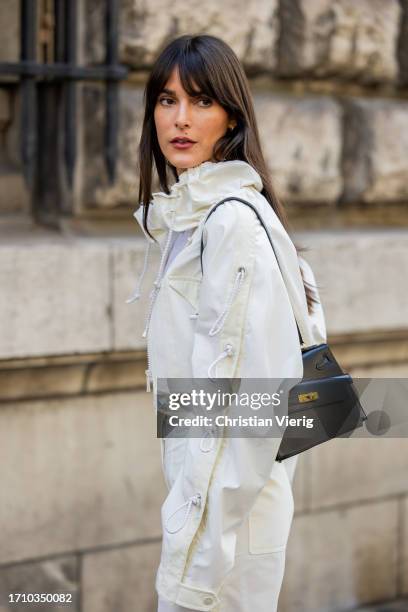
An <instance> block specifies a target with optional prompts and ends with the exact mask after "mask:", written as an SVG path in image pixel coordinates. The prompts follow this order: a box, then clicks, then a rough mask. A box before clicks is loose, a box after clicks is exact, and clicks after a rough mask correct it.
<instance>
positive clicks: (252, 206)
mask: <svg viewBox="0 0 408 612" xmlns="http://www.w3.org/2000/svg"><path fill="white" fill-rule="evenodd" d="M229 200H236V201H238V202H241V203H242V204H246V206H249V207H250V208H252V210H253V211H254V213H255V214H256V216H257V217H258V219H259V222H260V224H261V225H262V227H263V228H264V230H265V232H266V235H267V237H268V240H269V243H270V245H271V247H272V250H273V252H274V254H275V258H276V261H277V262H278V266H279V270H280V273H281V275H282V278H283V274H282V270H281V267H280V265H279V259H278V257H277V255H276V251H275V249H274V246H273V242H272V239H271V237H270V235H269V232H268V230H267V228H266V225H265V223H264V221H263V219H262V217H261V215H260V214H259V212H258V210H257V209H256V206H254V205H253V204H251V203H250V202H247V200H243V199H242V198H238V197H237V196H229V197H227V198H224V199H223V200H221V201H220V202H218V203H217V204H216V205H215V206H214V207H213V208H212V209H211V210H210V212H209V213H208V215H207V218H206V219H205V221H204V224H205V223H206V222H207V221H208V219H209V218H210V216H211V215H212V213H213V212H214V211H215V210H216V209H217V208H218V206H221V204H224V202H228V201H229ZM204 224H203V230H204ZM203 234H204V231H202V232H201V243H200V263H201V274H203V251H204V241H203ZM293 314H294V316H295V321H296V327H297V330H298V335H299V340H300V343H301V344H303V338H302V334H301V333H300V329H299V325H298V322H297V320H296V315H295V313H293Z"/></svg>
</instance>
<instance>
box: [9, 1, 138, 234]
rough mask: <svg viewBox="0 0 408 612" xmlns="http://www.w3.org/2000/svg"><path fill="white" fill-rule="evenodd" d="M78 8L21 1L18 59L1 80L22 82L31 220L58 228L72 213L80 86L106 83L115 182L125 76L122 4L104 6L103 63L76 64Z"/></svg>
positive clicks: (107, 149) (108, 158)
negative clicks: (120, 48)
mask: <svg viewBox="0 0 408 612" xmlns="http://www.w3.org/2000/svg"><path fill="white" fill-rule="evenodd" d="M79 9H80V5H79V0H20V3H19V18H20V41H19V47H20V48H19V58H18V61H8V62H0V76H1V80H2V82H3V83H4V82H5V80H7V77H10V79H11V80H12V81H13V82H14V81H15V79H16V78H17V79H18V88H19V96H20V109H21V110H20V117H19V122H20V130H19V133H20V143H19V146H20V158H21V165H22V170H23V174H24V179H25V182H26V185H27V187H28V188H29V190H30V194H31V198H32V212H33V216H34V218H35V219H36V220H37V221H38V222H39V223H40V224H44V225H49V226H53V227H58V221H59V218H60V217H61V216H62V215H70V214H72V212H73V211H72V198H71V197H70V194H71V193H72V187H73V182H74V173H75V165H76V152H77V134H78V118H77V114H78V109H77V83H78V82H80V81H99V82H103V83H104V84H105V88H104V91H105V117H106V119H105V133H104V158H105V164H106V169H107V174H108V177H109V180H110V182H111V183H112V182H114V180H115V169H116V161H117V138H118V122H119V109H118V87H119V81H120V80H121V79H124V78H126V76H127V69H126V67H125V66H122V65H121V64H120V63H119V60H118V11H119V0H104V1H101V10H102V11H104V16H105V20H104V21H105V37H104V38H105V52H104V62H102V63H99V64H98V65H92V66H86V65H80V64H79V62H78V26H79Z"/></svg>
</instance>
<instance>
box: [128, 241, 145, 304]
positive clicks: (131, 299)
mask: <svg viewBox="0 0 408 612" xmlns="http://www.w3.org/2000/svg"><path fill="white" fill-rule="evenodd" d="M151 244H152V243H151V242H148V243H147V246H146V249H145V256H144V263H143V270H142V272H141V274H140V277H139V280H138V282H137V284H136V288H135V290H134V291H133V293H132V295H131V296H130V297H129V298H128V299H127V300H125V301H126V304H131V303H132V302H135V301H136V300H138V299H140V294H141V289H142V282H143V278H144V275H145V274H146V270H147V262H148V260H149V253H150V247H151Z"/></svg>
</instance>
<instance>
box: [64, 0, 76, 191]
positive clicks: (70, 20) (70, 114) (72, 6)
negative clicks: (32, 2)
mask: <svg viewBox="0 0 408 612" xmlns="http://www.w3.org/2000/svg"><path fill="white" fill-rule="evenodd" d="M65 8H66V11H65V23H66V31H65V60H66V62H67V64H68V65H69V66H75V63H76V28H77V0H68V2H66V5H65ZM64 89H65V121H64V158H65V167H66V170H67V177H68V184H69V186H70V187H72V183H73V177H74V171H75V156H76V129H75V128H76V85H75V81H73V80H69V81H67V82H66V83H65V85H64Z"/></svg>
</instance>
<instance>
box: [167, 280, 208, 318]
mask: <svg viewBox="0 0 408 612" xmlns="http://www.w3.org/2000/svg"><path fill="white" fill-rule="evenodd" d="M168 283H169V285H170V287H172V288H173V289H174V290H175V291H177V293H178V294H179V295H181V296H182V297H183V298H184V299H185V300H187V302H189V304H190V305H191V307H192V309H193V311H194V313H196V312H197V309H198V303H199V299H200V287H201V278H194V277H191V276H169V277H168Z"/></svg>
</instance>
